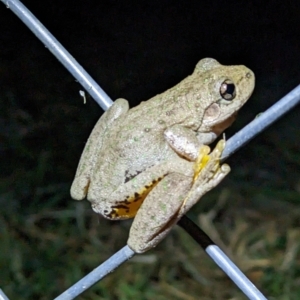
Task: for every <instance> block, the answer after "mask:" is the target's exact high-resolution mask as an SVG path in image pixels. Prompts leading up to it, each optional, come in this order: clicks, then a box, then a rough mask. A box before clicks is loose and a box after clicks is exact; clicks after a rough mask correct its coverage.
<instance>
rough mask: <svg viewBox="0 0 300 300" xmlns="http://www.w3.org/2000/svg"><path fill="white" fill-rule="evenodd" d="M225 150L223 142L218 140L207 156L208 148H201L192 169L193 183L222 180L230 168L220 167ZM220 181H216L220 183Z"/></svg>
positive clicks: (226, 166) (225, 165)
mask: <svg viewBox="0 0 300 300" xmlns="http://www.w3.org/2000/svg"><path fill="white" fill-rule="evenodd" d="M224 148H225V140H220V141H219V142H218V144H217V145H216V147H215V148H214V149H213V151H212V152H211V153H210V154H209V151H210V149H209V147H208V146H202V147H201V148H200V151H199V156H198V159H197V161H196V163H195V167H194V182H196V181H198V177H199V176H200V177H201V178H200V180H201V181H202V182H203V181H204V180H205V181H206V182H207V181H209V180H211V179H214V180H216V179H218V178H219V177H221V178H222V179H223V178H224V177H225V176H226V175H227V174H228V173H229V172H230V167H229V166H228V165H227V164H223V165H220V159H221V155H222V152H223V150H224ZM222 179H220V180H218V182H219V181H221V180H222Z"/></svg>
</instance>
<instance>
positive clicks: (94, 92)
mask: <svg viewBox="0 0 300 300" xmlns="http://www.w3.org/2000/svg"><path fill="white" fill-rule="evenodd" d="M1 2H3V3H4V4H5V5H6V7H7V8H9V9H10V10H11V11H12V12H13V13H15V14H16V15H17V16H18V17H19V18H20V20H21V21H22V22H24V23H25V25H26V26H27V27H28V28H29V29H30V30H31V31H32V32H33V33H34V34H35V35H36V37H37V38H38V39H39V40H40V41H41V42H42V43H43V44H44V45H45V46H46V48H48V49H49V50H50V51H51V53H52V54H53V55H54V56H55V57H56V58H57V59H58V60H59V61H60V62H61V63H62V64H63V65H64V66H65V67H66V68H67V70H68V71H69V72H70V73H71V74H72V75H73V76H74V77H75V78H76V79H77V80H78V82H79V83H80V84H81V85H82V86H83V87H84V88H85V89H86V91H87V92H88V93H89V94H90V95H91V96H92V97H93V98H94V100H95V101H96V102H97V103H98V104H99V105H100V106H101V107H102V108H103V110H107V109H108V107H109V106H111V105H112V103H113V102H112V100H111V99H110V98H109V97H108V95H107V94H106V93H105V92H104V91H103V90H102V89H101V87H100V86H99V85H98V84H97V83H96V81H95V80H94V79H93V78H92V77H91V76H90V75H89V74H88V73H87V72H86V71H85V70H84V69H83V68H82V66H81V65H80V64H79V63H78V62H77V61H76V60H75V58H74V57H73V56H72V55H71V54H70V53H69V52H68V51H67V50H66V49H65V48H64V47H63V45H62V44H61V43H60V42H59V41H58V40H57V39H56V38H55V37H54V36H53V35H52V34H51V33H50V32H49V31H48V30H47V29H46V28H45V26H44V25H43V24H41V23H40V21H39V20H38V19H37V18H36V17H35V16H34V15H33V14H32V13H31V12H30V11H29V10H28V9H27V8H26V6H24V5H23V4H22V3H21V2H20V1H17V0H1Z"/></svg>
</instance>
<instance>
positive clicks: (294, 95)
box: [0, 0, 300, 300]
mask: <svg viewBox="0 0 300 300" xmlns="http://www.w3.org/2000/svg"><path fill="white" fill-rule="evenodd" d="M1 2H3V3H4V4H5V5H6V7H7V8H9V9H11V10H12V11H13V12H14V13H15V14H16V15H17V16H18V17H19V18H20V19H21V20H22V21H23V22H24V23H25V24H26V25H27V26H28V28H29V29H30V30H31V31H32V32H33V33H34V34H35V35H36V36H37V38H38V39H40V40H41V41H42V43H43V44H44V45H45V46H46V47H47V48H48V49H49V50H50V51H51V53H52V54H53V55H54V56H55V57H56V58H57V59H58V60H59V61H60V62H61V63H62V64H63V65H64V66H65V67H66V68H67V70H68V71H69V72H70V73H71V74H72V75H73V76H74V77H75V78H76V80H77V81H78V82H79V83H80V84H81V85H82V86H83V87H84V88H85V90H86V91H87V92H88V93H89V94H90V95H91V96H92V97H93V99H94V100H95V101H96V102H97V103H98V104H99V105H100V106H101V107H102V108H103V109H104V110H107V109H108V107H109V106H111V105H112V104H113V101H112V100H111V99H110V98H109V97H108V95H107V94H106V93H105V92H104V91H103V90H102V89H101V87H100V86H99V85H98V84H97V83H96V82H95V81H94V80H93V79H92V78H91V76H90V75H89V74H87V72H86V71H85V70H84V69H83V68H82V67H81V65H80V64H79V63H78V62H77V61H76V60H75V59H74V58H73V57H72V56H71V55H70V53H69V52H68V51H67V50H66V49H65V48H64V47H63V46H62V45H61V44H60V43H59V42H58V41H57V40H56V39H55V37H54V36H53V35H52V34H51V33H50V32H49V31H48V30H47V29H46V28H45V27H44V26H43V25H42V24H41V23H40V22H39V21H38V19H37V18H36V17H35V16H34V15H33V14H32V13H31V12H30V11H29V10H28V9H27V8H26V7H25V6H24V5H23V4H22V3H21V2H19V1H17V0H1ZM299 102H300V85H299V86H297V87H296V88H295V89H294V90H292V91H291V92H290V93H289V94H287V95H286V96H285V97H283V98H282V99H281V100H279V101H278V102H277V103H276V104H274V105H273V106H272V107H271V108H269V109H268V110H267V111H265V112H264V113H263V114H262V115H260V116H259V117H258V118H256V119H255V120H254V121H252V122H251V123H249V124H248V125H247V126H245V127H244V128H243V129H242V130H241V131H239V132H238V133H236V134H235V135H234V136H233V137H232V138H230V139H229V140H228V141H227V143H226V147H225V150H224V152H223V155H222V159H221V160H222V161H224V160H225V159H226V158H227V157H229V156H230V155H232V154H233V153H234V152H235V151H237V150H238V149H239V148H241V147H242V146H243V145H245V144H246V143H247V142H248V141H249V140H251V139H252V138H253V137H254V136H256V135H257V134H259V133H260V132H261V131H263V130H264V129H265V128H266V127H268V126H270V125H271V124H272V123H273V122H275V121H276V120H278V119H279V118H280V117H281V116H282V115H284V114H285V113H286V112H288V111H289V110H291V109H292V108H293V107H294V106H295V105H297V104H298V103H299ZM179 225H180V226H181V227H182V228H184V229H185V230H186V231H187V232H188V233H189V234H190V235H191V236H192V237H193V238H194V239H195V240H196V241H197V242H198V243H199V245H200V246H201V247H202V248H203V249H204V250H205V251H206V253H207V254H208V255H209V256H210V257H211V258H212V259H213V260H214V262H215V263H216V264H217V265H218V266H219V267H220V268H221V269H222V270H223V271H224V272H225V273H226V274H227V275H228V276H229V277H230V278H231V280H232V281H233V282H234V283H235V284H236V285H237V286H238V287H239V288H240V289H241V291H242V292H243V293H244V294H245V295H246V296H247V297H248V298H249V299H254V300H260V299H266V298H265V297H264V295H263V294H262V293H261V292H260V291H259V290H258V289H257V288H256V287H255V286H254V285H253V284H252V283H251V282H250V280H249V279H248V278H247V277H246V276H245V275H244V274H243V273H242V272H241V271H240V270H239V268H238V267H237V266H236V265H235V264H234V263H233V262H232V261H231V260H230V259H229V258H228V257H227V256H226V254H225V253H224V252H223V251H222V250H221V249H220V248H219V247H218V246H217V245H216V244H214V242H213V241H212V240H211V239H210V238H209V237H208V236H207V235H206V234H205V233H204V232H203V231H202V230H201V229H200V228H199V227H198V226H197V225H195V224H194V223H192V221H190V220H189V219H188V218H187V217H183V218H182V220H180V221H179ZM134 255H135V253H134V251H132V250H131V249H130V248H129V247H128V246H125V247H123V248H122V249H121V250H119V251H118V252H117V253H115V254H114V255H113V256H111V257H110V258H109V259H108V260H107V261H105V262H104V263H103V264H101V265H100V266H98V267H97V268H96V269H94V270H93V271H92V272H91V273H89V274H88V275H87V276H85V277H84V278H82V279H81V280H79V281H78V282H77V283H75V284H74V285H73V286H72V287H70V288H69V289H68V290H66V291H65V292H63V293H62V294H61V295H60V296H58V297H56V298H55V299H57V300H66V299H74V298H75V297H77V296H78V295H80V294H81V293H83V292H84V291H86V290H87V289H88V288H89V287H91V286H92V285H93V284H95V283H97V282H99V281H100V280H101V279H102V278H104V277H105V276H106V275H108V274H109V273H111V272H112V271H113V270H115V269H116V268H117V267H118V266H120V265H121V264H122V263H124V262H125V261H127V260H128V259H130V258H131V257H132V256H134ZM1 299H5V300H7V299H8V298H7V297H6V295H5V294H4V292H3V291H2V290H1V289H0V300H1Z"/></svg>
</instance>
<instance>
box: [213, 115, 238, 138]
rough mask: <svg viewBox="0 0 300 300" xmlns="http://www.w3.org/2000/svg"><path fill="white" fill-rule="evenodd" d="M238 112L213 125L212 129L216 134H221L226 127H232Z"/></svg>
mask: <svg viewBox="0 0 300 300" xmlns="http://www.w3.org/2000/svg"><path fill="white" fill-rule="evenodd" d="M237 114H238V113H237V112H235V113H234V114H232V115H231V116H230V117H229V118H227V119H226V120H224V121H222V122H220V123H218V124H216V125H213V126H212V127H211V130H212V131H213V132H214V133H215V134H216V135H220V134H221V133H222V132H223V131H224V130H225V129H226V128H228V127H230V126H231V125H232V123H233V122H234V121H235V119H236V116H237Z"/></svg>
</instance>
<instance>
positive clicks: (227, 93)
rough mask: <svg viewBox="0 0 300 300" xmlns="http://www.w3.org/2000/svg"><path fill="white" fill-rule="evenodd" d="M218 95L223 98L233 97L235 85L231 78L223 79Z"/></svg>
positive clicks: (231, 98)
mask: <svg viewBox="0 0 300 300" xmlns="http://www.w3.org/2000/svg"><path fill="white" fill-rule="evenodd" d="M220 95H221V96H222V98H223V99H225V100H233V99H234V98H235V95H236V93H235V85H234V83H233V82H232V81H231V80H229V79H226V80H225V81H223V83H222V84H221V87H220Z"/></svg>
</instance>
